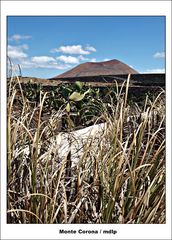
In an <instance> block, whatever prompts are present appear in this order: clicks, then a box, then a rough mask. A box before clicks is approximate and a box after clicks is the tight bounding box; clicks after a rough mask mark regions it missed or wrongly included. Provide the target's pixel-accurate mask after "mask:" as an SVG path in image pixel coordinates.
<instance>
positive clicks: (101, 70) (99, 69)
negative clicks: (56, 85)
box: [55, 59, 138, 78]
mask: <svg viewBox="0 0 172 240" xmlns="http://www.w3.org/2000/svg"><path fill="white" fill-rule="evenodd" d="M129 73H131V74H137V73H138V72H137V71H136V70H134V69H133V68H131V67H129V66H128V65H127V64H125V63H123V62H121V61H118V60H116V59H114V60H110V61H106V62H86V63H82V64H80V65H78V66H76V67H74V68H72V69H71V70H69V71H67V72H64V73H62V74H60V75H58V76H55V78H68V77H82V76H99V75H116V74H129Z"/></svg>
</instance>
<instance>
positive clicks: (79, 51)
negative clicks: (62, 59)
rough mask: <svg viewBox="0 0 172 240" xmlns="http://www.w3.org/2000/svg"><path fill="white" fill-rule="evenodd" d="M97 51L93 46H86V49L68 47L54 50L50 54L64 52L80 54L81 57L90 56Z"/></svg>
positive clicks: (80, 46) (77, 46)
mask: <svg viewBox="0 0 172 240" xmlns="http://www.w3.org/2000/svg"><path fill="white" fill-rule="evenodd" d="M95 51H96V49H95V48H94V47H92V46H86V47H85V48H84V47H83V46H82V45H70V46H69V45H68V46H60V47H59V48H54V49H52V50H51V51H50V52H52V53H55V52H62V53H64V54H80V55H88V54H90V53H91V52H95Z"/></svg>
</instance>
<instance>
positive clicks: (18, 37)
mask: <svg viewBox="0 0 172 240" xmlns="http://www.w3.org/2000/svg"><path fill="white" fill-rule="evenodd" d="M30 38H32V37H31V36H30V35H20V34H14V35H12V36H11V37H9V40H10V41H16V42H18V41H20V40H27V39H30Z"/></svg>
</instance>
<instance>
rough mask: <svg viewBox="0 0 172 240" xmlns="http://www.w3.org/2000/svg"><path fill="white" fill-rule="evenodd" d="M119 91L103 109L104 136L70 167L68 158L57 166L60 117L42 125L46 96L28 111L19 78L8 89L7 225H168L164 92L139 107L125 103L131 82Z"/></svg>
mask: <svg viewBox="0 0 172 240" xmlns="http://www.w3.org/2000/svg"><path fill="white" fill-rule="evenodd" d="M124 85H126V92H125V94H122V91H120V90H119V89H118V87H117V92H116V99H115V103H114V99H111V101H110V102H109V103H108V107H107V104H104V103H102V109H101V112H102V114H101V116H100V117H99V119H97V120H100V119H101V121H104V122H106V123H107V129H105V130H104V132H103V137H101V138H100V139H99V141H98V142H97V143H96V145H95V143H94V138H93V139H92V142H89V143H88V144H86V145H85V146H84V151H83V154H82V156H81V157H80V161H79V163H78V164H77V165H76V166H74V167H71V157H70V152H69V154H68V155H66V157H65V158H64V159H63V160H61V159H60V158H59V156H58V153H57V151H56V150H57V149H56V148H55V147H54V144H53V143H52V141H50V139H52V137H53V136H54V135H56V134H57V130H56V132H55V129H54V127H53V126H57V125H58V123H59V121H60V120H59V114H58V112H57V113H56V114H55V115H54V116H52V115H51V116H49V118H48V119H46V120H42V118H41V113H42V111H43V108H44V101H45V99H46V97H47V93H45V94H43V93H41V92H40V100H39V101H40V104H39V106H37V107H36V106H35V108H34V109H33V104H31V102H29V101H28V100H27V99H26V98H25V97H24V94H23V91H22V88H21V85H20V81H19V79H17V82H16V83H14V82H13V83H12V81H11V82H10V83H9V91H8V92H9V93H8V103H7V113H8V115H7V124H8V131H7V137H8V153H7V163H8V164H7V167H8V183H7V206H8V209H7V219H8V223H46V224H51V223H165V221H166V215H165V100H164V95H165V93H164V91H162V92H161V93H160V94H159V95H158V96H157V97H156V98H155V100H154V101H153V102H151V101H150V100H149V99H148V98H146V100H145V103H144V104H143V106H142V107H140V108H139V107H138V106H137V104H135V105H133V106H130V105H129V104H128V103H127V94H128V87H129V79H128V81H127V82H126V83H125V84H124ZM16 86H20V93H21V95H20V96H21V97H20V111H18V112H15V111H14V109H15V104H14V101H15V99H16V98H17V96H16V92H17V91H16ZM107 109H108V110H107ZM109 109H110V111H109ZM59 111H65V110H64V109H59ZM53 129H54V132H53ZM26 148H27V151H26Z"/></svg>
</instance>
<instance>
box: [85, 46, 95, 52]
mask: <svg viewBox="0 0 172 240" xmlns="http://www.w3.org/2000/svg"><path fill="white" fill-rule="evenodd" d="M85 49H86V50H87V51H90V52H96V49H95V48H94V47H92V46H90V45H88V46H86V47H85Z"/></svg>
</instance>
